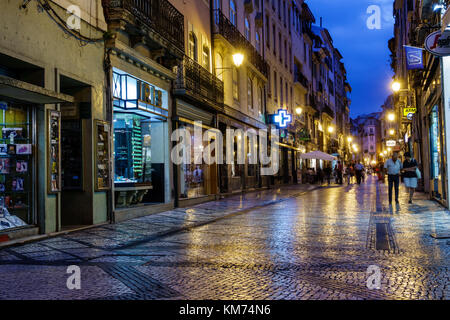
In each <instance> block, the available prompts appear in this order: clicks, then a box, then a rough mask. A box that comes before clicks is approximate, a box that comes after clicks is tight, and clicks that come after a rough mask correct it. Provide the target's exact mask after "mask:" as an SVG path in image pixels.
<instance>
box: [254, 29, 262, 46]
mask: <svg viewBox="0 0 450 320" xmlns="http://www.w3.org/2000/svg"><path fill="white" fill-rule="evenodd" d="M255 42H256V50H258V51H261V39H260V37H259V32H256V33H255Z"/></svg>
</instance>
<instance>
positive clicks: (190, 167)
mask: <svg viewBox="0 0 450 320" xmlns="http://www.w3.org/2000/svg"><path fill="white" fill-rule="evenodd" d="M180 129H185V130H187V131H188V132H189V137H190V139H191V141H190V144H191V150H190V151H191V159H189V160H190V161H189V163H188V164H184V165H181V166H180V198H196V197H200V196H204V195H206V194H208V185H209V183H210V179H208V176H209V174H210V173H209V166H208V165H206V164H204V163H202V164H195V154H196V151H202V150H203V148H204V147H206V145H207V142H206V141H205V142H204V141H202V139H201V138H202V137H200V141H198V140H196V137H195V135H194V125H192V124H187V123H185V124H183V126H182V127H180ZM204 131H205V129H202V134H203V133H204ZM196 148H200V149H201V150H196Z"/></svg>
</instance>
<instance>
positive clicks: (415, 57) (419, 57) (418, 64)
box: [403, 46, 423, 70]
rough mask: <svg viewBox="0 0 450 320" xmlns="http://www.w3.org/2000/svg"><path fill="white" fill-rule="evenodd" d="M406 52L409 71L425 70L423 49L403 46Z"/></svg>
mask: <svg viewBox="0 0 450 320" xmlns="http://www.w3.org/2000/svg"><path fill="white" fill-rule="evenodd" d="M403 47H404V48H405V52H406V67H407V68H408V70H414V69H423V52H422V48H417V47H411V46H403Z"/></svg>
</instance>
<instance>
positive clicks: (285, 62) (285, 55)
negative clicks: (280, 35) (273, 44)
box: [284, 40, 288, 68]
mask: <svg viewBox="0 0 450 320" xmlns="http://www.w3.org/2000/svg"><path fill="white" fill-rule="evenodd" d="M286 43H287V42H286V40H284V65H285V66H286V68H287V63H288V59H287V44H286Z"/></svg>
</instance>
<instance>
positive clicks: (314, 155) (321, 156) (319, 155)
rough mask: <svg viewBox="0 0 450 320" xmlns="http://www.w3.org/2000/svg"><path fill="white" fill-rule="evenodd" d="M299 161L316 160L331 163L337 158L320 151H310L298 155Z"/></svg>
mask: <svg viewBox="0 0 450 320" xmlns="http://www.w3.org/2000/svg"><path fill="white" fill-rule="evenodd" d="M300 158H301V159H318V160H325V161H333V160H336V159H337V157H334V156H332V155H330V154H328V153H325V152H322V151H311V152H308V153H304V154H301V155H300Z"/></svg>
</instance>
